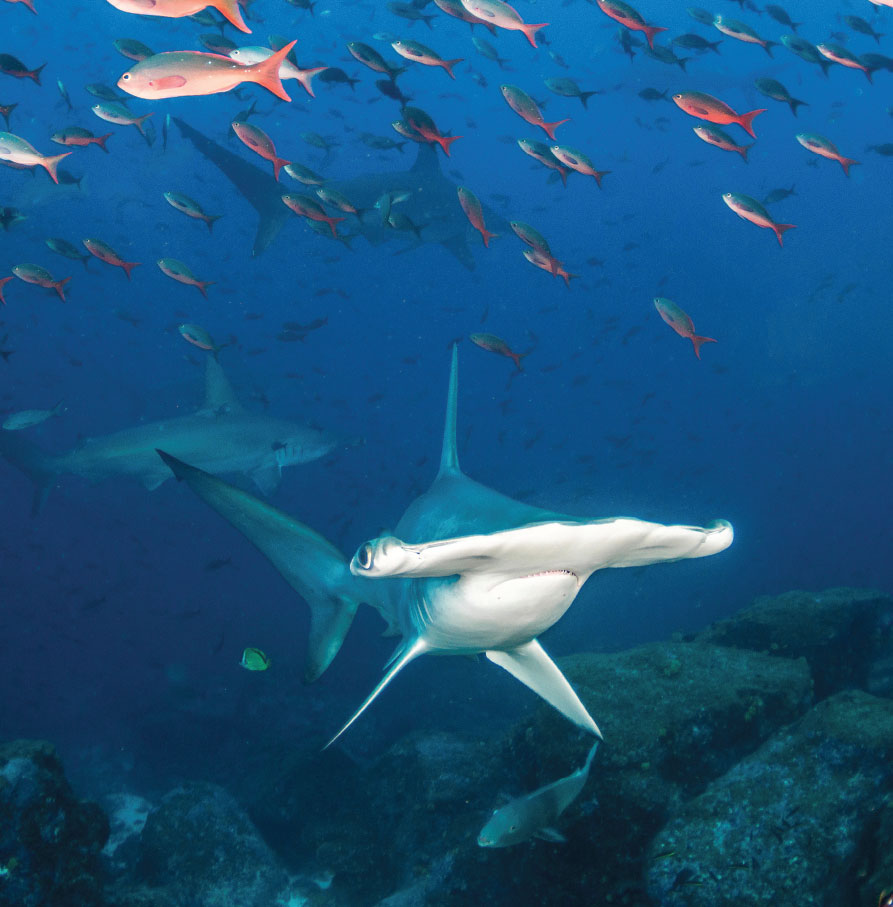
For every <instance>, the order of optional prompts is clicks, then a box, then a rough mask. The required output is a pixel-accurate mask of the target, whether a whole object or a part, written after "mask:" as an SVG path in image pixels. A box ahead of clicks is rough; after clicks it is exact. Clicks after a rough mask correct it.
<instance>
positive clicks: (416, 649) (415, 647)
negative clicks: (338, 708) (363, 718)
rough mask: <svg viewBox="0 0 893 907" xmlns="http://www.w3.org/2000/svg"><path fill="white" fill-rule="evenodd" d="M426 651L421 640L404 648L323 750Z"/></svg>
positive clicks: (426, 648) (425, 645)
mask: <svg viewBox="0 0 893 907" xmlns="http://www.w3.org/2000/svg"><path fill="white" fill-rule="evenodd" d="M427 651H428V644H427V643H426V642H425V641H424V640H422V639H417V640H416V641H415V642H414V643H413V644H412V645H411V646H405V647H404V648H403V651H402V653H401V655H400V657H399V658H398V659H397V660H396V661H394V663H393V665H392V666H391V668H390V670H389V671H388V673H387V674H385V676H384V677H382V679H381V681H380V682H379V683H378V685H377V686H376V687H375V689H374V690H373V691H372V692H371V693H370V694H369V695H368V696H367V697H366V699H365V700H364V701H363V704H362V705H361V706H360V707H359V708H358V709H357V710H356V712H354V714H353V715H352V716H351V718H350V720H349V721H348V722H347V724H345V725H344V727H342V728H341V730H340V731H338V733H337V734H335V736H334V737H333V738H332V739H331V740H330V741H329V742H328V743H327V744H326V745H325V747H324V749H328V748H329V747H330V746H331V745H332V744H333V743H334V742H335V741H336V740H337V739H338V738H339V737H340V736H341V735H342V734H343V733H344V732H345V731H346V730H347V729H348V728H349V727H350V726H351V725H352V724H353V723H354V722H355V721H356V720H357V718H359V717H360V715H362V714H363V712H365V711H366V709H368V708H369V706H370V705H372V703H373V702H374V701H375V700H376V699H377V698H378V694H379V693H381V691H382V690H384V688H385V687H386V686H387V685H388V684H389V683H390V682H391V681H392V680H393V679H394V678H395V677H396V676H397V675H398V674H399V673H400V671H402V670H403V668H404V667H406V665H408V664H409V663H410V662H411V661H415V659H416V658H418V657H419V655H423V654H424V653H425V652H427Z"/></svg>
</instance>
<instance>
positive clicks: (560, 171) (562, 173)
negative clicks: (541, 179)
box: [558, 167, 570, 189]
mask: <svg viewBox="0 0 893 907" xmlns="http://www.w3.org/2000/svg"><path fill="white" fill-rule="evenodd" d="M568 173H570V171H569V170H568V169H567V167H559V168H558V175H559V176H560V177H561V182H562V184H563V185H564V188H565V189H567V175H568Z"/></svg>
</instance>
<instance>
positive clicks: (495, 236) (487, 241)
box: [481, 226, 499, 249]
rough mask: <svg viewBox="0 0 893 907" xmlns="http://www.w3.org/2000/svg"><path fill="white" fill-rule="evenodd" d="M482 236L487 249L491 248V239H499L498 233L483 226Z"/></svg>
mask: <svg viewBox="0 0 893 907" xmlns="http://www.w3.org/2000/svg"><path fill="white" fill-rule="evenodd" d="M481 236H482V237H483V239H484V247H485V248H487V249H489V248H490V240H491V239H499V234H498V233H491V232H490V231H489V230H488V229H487V228H486V227H483V226H482V227H481Z"/></svg>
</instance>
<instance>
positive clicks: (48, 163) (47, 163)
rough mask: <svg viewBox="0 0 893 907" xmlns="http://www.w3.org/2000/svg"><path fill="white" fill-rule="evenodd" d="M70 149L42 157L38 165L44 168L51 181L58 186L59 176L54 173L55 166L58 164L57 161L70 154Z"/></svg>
mask: <svg viewBox="0 0 893 907" xmlns="http://www.w3.org/2000/svg"><path fill="white" fill-rule="evenodd" d="M71 153H72V152H71V151H65V152H63V153H62V154H51V155H47V156H46V157H44V158H42V159H41V161H40V165H41V166H42V167H45V168H46V172H47V173H49V175H50V176H51V177H52V179H53V182H54V183H55V184H56V185H57V186H58V185H59V176H58V174H57V173H56V168H57V167H58V166H59V161H61V160H62V159H63V158H66V157H68V155H69V154H71Z"/></svg>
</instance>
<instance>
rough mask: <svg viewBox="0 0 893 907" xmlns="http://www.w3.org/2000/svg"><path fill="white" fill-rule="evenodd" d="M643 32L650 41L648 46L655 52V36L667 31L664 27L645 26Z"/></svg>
mask: <svg viewBox="0 0 893 907" xmlns="http://www.w3.org/2000/svg"><path fill="white" fill-rule="evenodd" d="M642 31H643V32H645V37H646V38H647V39H648V46H649V47H650V48H651V49H652V50H654V36H655V35H657V34H660V32H662V31H666V28H664V27H663V26H662V25H643V26H642Z"/></svg>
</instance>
